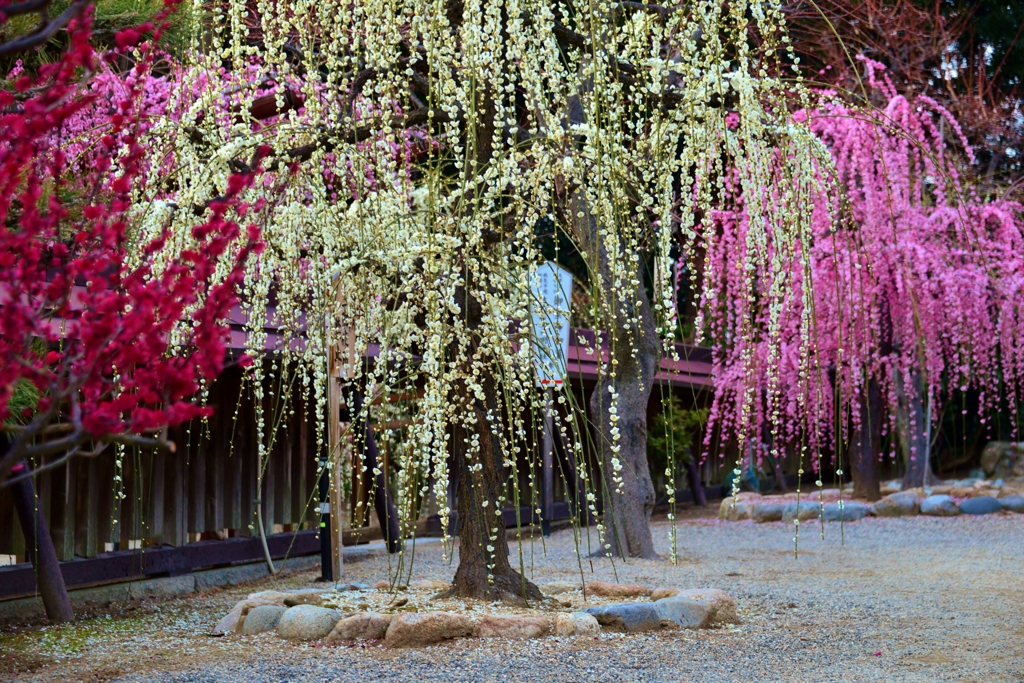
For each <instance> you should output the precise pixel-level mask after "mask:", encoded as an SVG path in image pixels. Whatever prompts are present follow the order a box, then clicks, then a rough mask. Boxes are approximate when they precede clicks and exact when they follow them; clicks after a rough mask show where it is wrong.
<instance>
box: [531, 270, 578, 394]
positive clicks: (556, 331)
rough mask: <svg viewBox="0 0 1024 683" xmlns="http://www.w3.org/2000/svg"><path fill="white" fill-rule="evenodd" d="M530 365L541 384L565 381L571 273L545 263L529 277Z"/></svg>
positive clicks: (547, 384) (551, 384)
mask: <svg viewBox="0 0 1024 683" xmlns="http://www.w3.org/2000/svg"><path fill="white" fill-rule="evenodd" d="M532 288H533V302H532V303H531V305H530V313H531V315H532V317H533V366H534V368H535V369H536V371H537V381H538V382H539V383H540V385H541V386H554V385H560V384H562V382H564V381H565V376H566V372H567V370H566V357H567V356H568V355H569V306H570V302H571V301H572V273H570V272H569V271H567V270H566V269H565V268H562V267H561V266H559V265H557V264H554V263H551V262H550V261H549V262H548V263H545V264H544V265H542V266H540V267H539V268H537V270H536V271H535V272H534V273H533V276H532Z"/></svg>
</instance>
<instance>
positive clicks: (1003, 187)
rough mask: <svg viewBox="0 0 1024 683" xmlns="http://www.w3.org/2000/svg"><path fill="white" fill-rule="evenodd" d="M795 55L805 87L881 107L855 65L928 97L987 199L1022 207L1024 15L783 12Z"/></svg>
mask: <svg viewBox="0 0 1024 683" xmlns="http://www.w3.org/2000/svg"><path fill="white" fill-rule="evenodd" d="M787 19H788V21H789V24H790V26H791V30H792V35H793V39H794V49H795V51H796V52H797V53H798V54H799V55H800V57H801V58H802V64H803V68H804V73H805V74H806V75H807V77H808V79H809V80H812V81H818V82H822V83H826V84H828V85H830V86H834V87H837V88H839V89H840V90H842V91H844V92H846V93H848V94H849V95H850V96H851V97H853V98H855V99H858V100H859V99H860V98H865V97H866V98H868V99H870V100H871V101H872V102H871V103H872V104H873V105H875V106H878V107H884V106H885V104H886V100H885V96H884V95H883V94H882V93H880V92H879V91H877V90H867V91H866V90H865V89H864V88H863V84H862V83H861V82H860V81H859V80H858V76H859V73H858V69H857V68H856V67H857V65H856V64H855V63H854V62H852V61H851V60H852V59H853V58H854V57H855V56H856V55H863V56H865V57H867V58H869V59H872V60H874V61H876V62H878V63H880V64H883V65H884V66H885V67H886V69H887V74H888V75H889V78H890V79H891V80H892V83H893V85H894V86H895V87H896V89H897V90H898V91H899V92H900V93H903V94H905V95H906V96H907V97H908V98H910V99H913V98H915V97H917V96H921V95H923V96H926V97H929V98H931V99H932V100H934V101H935V102H937V103H939V104H940V105H942V106H943V107H944V108H945V109H947V110H948V111H949V112H950V113H951V114H952V115H953V117H954V118H955V119H956V120H957V121H958V122H959V124H960V126H961V127H962V129H963V132H964V134H965V136H966V138H967V141H968V143H969V144H970V146H971V148H972V150H973V151H974V154H975V156H976V157H977V165H975V166H974V167H973V168H971V169H970V174H971V175H972V176H975V177H976V178H977V180H978V182H979V183H980V184H981V189H982V190H983V191H984V192H985V193H995V194H1002V193H1004V192H1008V193H1009V197H1010V198H1011V199H1014V200H1019V199H1020V196H1019V192H1020V189H1021V182H1022V173H1021V172H1022V166H1021V160H1022V156H1021V154H1022V152H1024V125H1022V123H1021V116H1020V98H1021V84H1022V79H1024V49H1022V47H1024V43H1022V41H1024V6H1021V4H1020V3H1014V2H1001V1H1000V0H953V1H946V0H914V1H911V2H901V1H895V0H824V1H816V2H813V3H812V2H808V1H806V0H801V1H800V2H797V3H794V4H793V5H792V6H791V7H789V8H788V9H787Z"/></svg>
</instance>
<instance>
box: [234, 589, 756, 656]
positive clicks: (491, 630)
mask: <svg viewBox="0 0 1024 683" xmlns="http://www.w3.org/2000/svg"><path fill="white" fill-rule="evenodd" d="M441 583H443V582H439V581H422V582H412V583H410V584H409V586H407V587H401V588H404V589H405V590H406V591H409V590H421V591H428V590H430V591H433V590H436V589H438V588H439V587H440V584H441ZM544 586H545V587H546V588H548V589H549V591H550V592H553V593H555V594H562V593H566V592H571V591H580V589H581V587H582V586H581V585H580V584H575V583H572V582H553V583H550V584H544ZM586 589H587V594H588V595H591V596H595V597H596V598H598V599H600V598H605V597H610V598H623V597H627V598H633V599H634V601H633V602H613V603H608V604H600V605H593V606H589V607H579V608H573V609H571V610H568V611H565V612H557V611H556V612H542V613H536V612H535V613H507V612H501V613H499V612H494V613H490V612H486V611H485V612H480V611H479V608H474V609H473V610H472V611H470V612H468V613H460V612H453V611H446V610H443V609H439V610H437V611H432V610H426V611H400V610H403V609H406V608H413V610H415V609H416V607H415V605H414V604H410V605H407V602H408V600H407V599H406V598H397V599H392V601H391V603H389V605H390V609H392V610H399V611H392V612H390V613H383V612H377V611H373V609H372V608H370V609H360V610H359V611H355V612H346V611H345V610H344V609H342V608H340V607H338V608H336V607H337V605H336V603H337V602H338V597H337V596H338V595H339V594H338V593H336V592H332V591H321V590H319V589H305V590H297V591H262V592H260V593H253V594H252V595H250V596H249V597H248V598H246V599H245V600H241V601H239V602H238V603H237V604H236V605H235V606H234V607H233V608H232V609H231V610H230V611H229V612H228V614H227V615H225V616H224V617H223V618H222V619H221V620H220V621H219V622H218V624H217V627H216V629H215V632H216V633H219V634H223V635H227V634H232V635H233V634H239V635H245V636H254V635H257V634H263V633H268V632H271V631H276V634H277V635H278V636H279V637H280V638H281V639H282V640H284V641H290V642H295V643H310V642H322V643H323V644H324V645H328V646H338V645H345V644H349V643H355V642H360V641H362V642H367V641H369V642H376V643H379V644H381V645H383V646H384V647H387V648H394V649H400V648H418V647H426V646H429V645H436V644H439V643H443V642H446V641H449V640H453V639H456V638H500V639H505V640H525V639H537V638H547V637H558V638H569V637H577V636H590V637H594V636H599V635H600V634H601V633H602V632H624V633H637V632H646V631H660V630H663V629H677V628H689V629H698V628H713V627H717V626H723V625H726V624H738V623H740V620H739V616H738V614H737V609H736V601H735V600H734V599H733V598H732V596H730V595H729V594H728V593H726V592H725V591H722V590H720V589H717V588H704V589H679V588H656V589H652V588H649V587H646V586H639V585H635V584H625V583H621V584H619V583H610V582H603V581H592V582H589V583H587V584H586ZM352 590H358V591H360V593H366V598H367V599H371V597H372V595H371V594H374V593H383V592H384V591H383V590H382V589H376V588H369V587H366V586H359V587H358V588H356V587H353V588H352ZM391 595H398V594H397V593H391ZM637 598H639V600H636V599H637ZM551 600H553V599H551ZM588 600H589V599H588ZM561 604H562V605H563V606H570V605H571V603H569V602H562V603H561ZM360 607H361V608H364V607H365V608H369V607H370V605H369V602H367V601H363V602H361V603H360Z"/></svg>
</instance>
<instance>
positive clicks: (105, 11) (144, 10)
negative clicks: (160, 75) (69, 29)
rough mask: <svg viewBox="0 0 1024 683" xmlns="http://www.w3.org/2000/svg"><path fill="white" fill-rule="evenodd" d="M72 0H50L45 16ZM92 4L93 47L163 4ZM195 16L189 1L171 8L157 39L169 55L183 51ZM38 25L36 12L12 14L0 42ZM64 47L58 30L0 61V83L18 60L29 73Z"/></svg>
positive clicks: (140, 0) (136, 0)
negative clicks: (48, 38)
mask: <svg viewBox="0 0 1024 683" xmlns="http://www.w3.org/2000/svg"><path fill="white" fill-rule="evenodd" d="M72 2H73V0H53V2H52V3H51V4H50V6H49V8H48V10H47V11H48V14H49V16H50V17H51V18H55V17H57V16H60V14H61V13H62V12H64V10H66V9H67V8H68V7H70V6H71V4H72ZM95 6H96V10H95V11H96V13H95V20H94V22H93V36H92V43H93V44H94V45H95V46H96V47H97V48H100V49H104V48H108V47H111V46H113V45H114V36H116V35H117V32H118V31H121V30H123V29H126V28H130V27H132V26H137V25H139V24H142V23H144V22H147V21H150V20H152V19H153V18H154V17H155V16H156V15H157V14H158V13H159V12H160V11H161V10H162V9H163V8H164V3H163V0H97V2H96V3H95ZM195 18H196V16H195V12H194V10H193V9H192V4H191V3H183V4H182V5H181V6H179V7H178V9H176V10H175V12H174V13H173V14H172V15H171V19H170V22H171V25H170V30H169V31H168V32H167V33H165V34H164V37H163V39H162V40H161V45H162V47H163V49H164V50H165V51H167V52H169V53H170V54H172V55H179V54H181V52H183V51H184V50H185V48H186V47H187V46H188V41H189V38H190V36H191V31H192V29H193V28H194V25H195ZM38 25H39V15H37V14H25V15H21V16H17V17H12V18H11V19H10V20H9V21H7V22H5V23H4V24H2V25H0V43H3V42H7V41H8V40H11V39H12V38H15V37H17V36H23V35H27V34H29V33H33V32H34V31H35V30H36V28H37V26H38ZM65 47H66V45H65V32H64V31H60V32H58V33H57V36H56V37H55V38H54V39H53V40H51V41H50V42H49V43H48V44H46V45H44V46H43V47H41V48H39V49H37V50H33V51H31V52H25V53H21V54H17V55H12V56H10V57H7V58H5V59H2V60H0V82H2V79H3V78H4V77H6V76H7V74H8V73H9V72H10V70H11V69H12V68H13V67H14V64H15V62H16V61H17V60H18V59H20V60H21V61H22V64H23V66H24V67H25V69H26V70H27V71H29V72H32V71H34V70H35V69H36V68H38V67H39V65H40V64H47V63H49V62H52V61H54V60H56V59H57V58H58V57H59V56H60V54H61V52H62V51H63V50H64V48H65Z"/></svg>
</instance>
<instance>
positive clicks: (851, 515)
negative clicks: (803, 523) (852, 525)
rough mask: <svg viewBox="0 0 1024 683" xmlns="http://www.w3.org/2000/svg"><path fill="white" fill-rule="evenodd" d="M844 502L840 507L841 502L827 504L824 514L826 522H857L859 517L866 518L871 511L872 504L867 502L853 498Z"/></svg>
mask: <svg viewBox="0 0 1024 683" xmlns="http://www.w3.org/2000/svg"><path fill="white" fill-rule="evenodd" d="M842 503H843V506H842V507H839V503H826V504H825V511H824V513H823V516H824V519H825V521H826V522H840V521H842V522H856V521H857V520H858V519H864V518H865V517H867V516H868V513H869V512H871V506H870V505H868V504H866V503H858V502H856V501H853V500H844V501H842Z"/></svg>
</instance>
